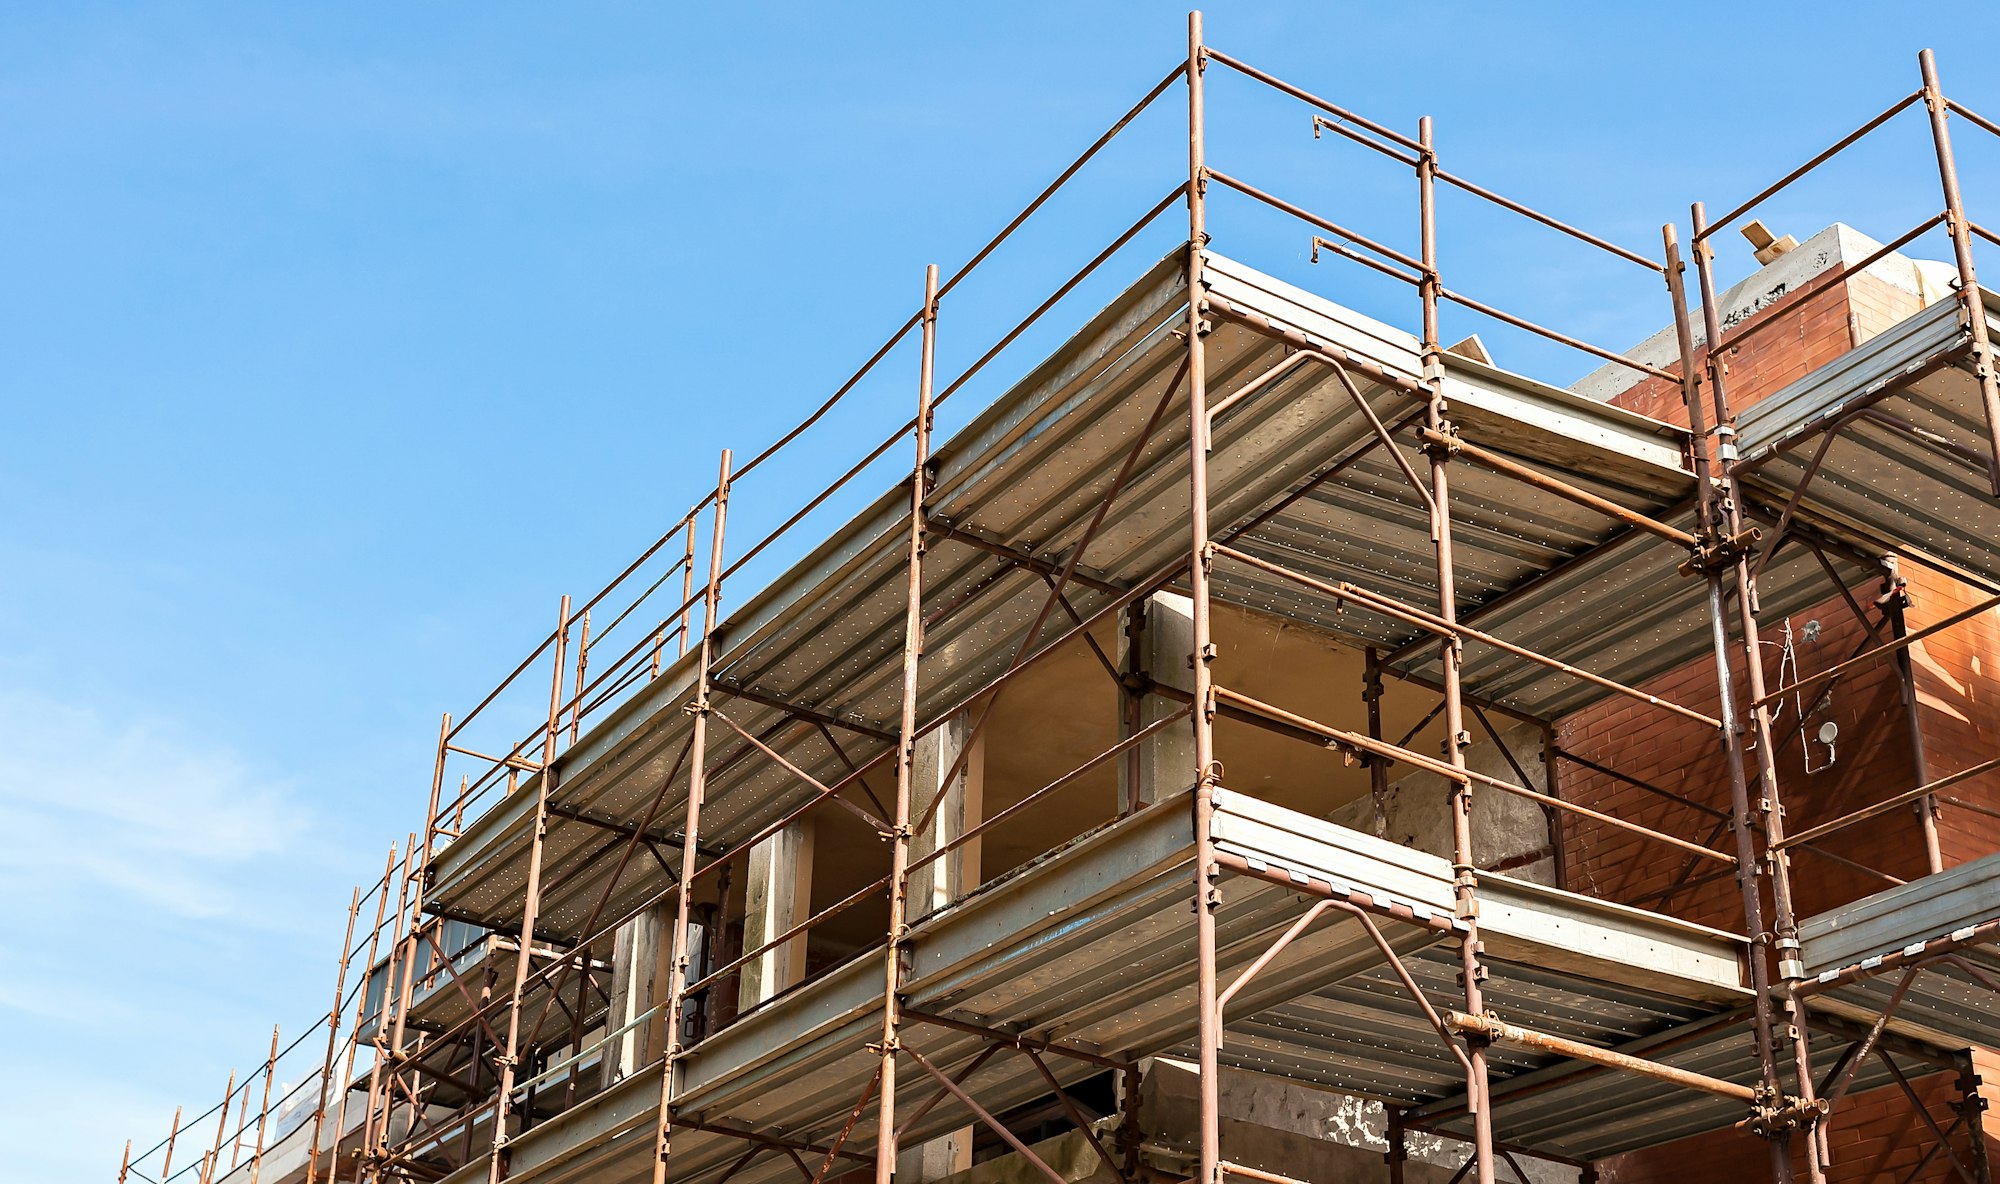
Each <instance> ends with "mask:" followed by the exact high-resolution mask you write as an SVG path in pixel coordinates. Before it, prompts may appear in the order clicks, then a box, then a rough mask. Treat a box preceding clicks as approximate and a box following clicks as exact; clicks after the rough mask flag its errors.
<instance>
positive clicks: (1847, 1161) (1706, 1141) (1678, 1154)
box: [1598, 1067, 2000, 1184]
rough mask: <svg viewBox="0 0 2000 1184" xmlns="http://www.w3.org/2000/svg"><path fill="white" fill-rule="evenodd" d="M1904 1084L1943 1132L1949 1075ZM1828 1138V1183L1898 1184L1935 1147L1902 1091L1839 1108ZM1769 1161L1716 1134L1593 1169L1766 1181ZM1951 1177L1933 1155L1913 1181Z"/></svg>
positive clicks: (1959, 1141)
mask: <svg viewBox="0 0 2000 1184" xmlns="http://www.w3.org/2000/svg"><path fill="white" fill-rule="evenodd" d="M1910 1071H1911V1070H1910V1069H1909V1068H1907V1067H1906V1068H1905V1069H1904V1072H1906V1073H1907V1072H1910ZM1912 1084H1913V1085H1914V1086H1915V1087H1916V1092H1917V1095H1918V1096H1919V1097H1921V1098H1923V1100H1924V1105H1925V1108H1926V1109H1927V1110H1928V1111H1929V1113H1930V1115H1931V1117H1932V1118H1933V1119H1935V1120H1936V1121H1937V1124H1938V1125H1939V1126H1940V1127H1949V1126H1950V1125H1951V1123H1952V1117H1953V1116H1952V1112H1951V1110H1950V1109H1949V1106H1950V1105H1951V1103H1952V1102H1953V1101H1954V1100H1956V1098H1957V1096H1958V1095H1957V1090H1956V1089H1954V1088H1953V1077H1952V1075H1951V1074H1943V1073H1940V1074H1933V1075H1932V1076H1930V1077H1926V1078H1922V1079H1920V1080H1917V1081H1914V1082H1912ZM1982 1088H1984V1087H1982ZM1828 1137H1829V1139H1830V1141H1831V1142H1832V1144H1833V1163H1832V1165H1831V1167H1830V1170H1829V1171H1828V1172H1827V1178H1828V1179H1829V1180H1831V1181H1834V1182H1835V1184H1848V1182H1850V1181H1851V1182H1853V1184H1861V1182H1862V1181H1871V1182H1872V1181H1890V1182H1893V1181H1901V1180H1904V1179H1906V1178H1907V1177H1908V1176H1909V1174H1910V1172H1911V1171H1912V1170H1913V1169H1915V1168H1916V1166H1917V1164H1918V1163H1919V1162H1922V1161H1923V1158H1924V1155H1925V1153H1926V1152H1928V1151H1929V1150H1930V1149H1931V1147H1932V1145H1933V1144H1935V1143H1936V1141H1937V1140H1936V1138H1935V1137H1934V1136H1932V1134H1931V1133H1930V1130H1929V1129H1928V1128H1926V1127H1925V1126H1924V1123H1923V1119H1921V1118H1919V1117H1918V1116H1917V1114H1916V1111H1915V1110H1913V1109H1911V1107H1910V1103H1909V1100H1908V1099H1907V1098H1905V1097H1904V1096H1903V1091H1902V1090H1901V1089H1899V1088H1897V1087H1895V1086H1893V1085H1892V1086H1889V1087H1888V1088H1886V1089H1878V1090H1872V1091H1870V1092H1868V1093H1865V1094H1855V1095H1850V1096H1849V1097H1848V1098H1846V1099H1845V1100H1844V1101H1842V1102H1841V1104H1840V1109H1839V1110H1837V1111H1835V1112H1834V1116H1833V1125H1832V1128H1831V1129H1830V1130H1829V1131H1828ZM1793 1143H1794V1147H1793V1152H1794V1154H1793V1156H1792V1164H1793V1168H1794V1170H1795V1171H1796V1173H1797V1178H1798V1179H1801V1180H1803V1179H1805V1163H1804V1159H1803V1156H1802V1155H1801V1154H1799V1153H1800V1152H1801V1151H1802V1145H1803V1140H1799V1139H1794V1140H1793ZM1986 1143H1987V1147H1988V1150H1989V1154H1992V1155H1994V1156H1996V1157H2000V1146H1996V1145H1995V1140H1993V1139H1992V1138H1990V1137H1989V1138H1988V1139H1987V1140H1986ZM1952 1150H1953V1151H1955V1152H1956V1153H1957V1154H1958V1155H1959V1156H1960V1158H1961V1159H1964V1158H1965V1157H1966V1154H1967V1152H1968V1150H1969V1148H1968V1146H1967V1144H1966V1140H1965V1136H1964V1135H1963V1134H1962V1133H1961V1134H1958V1135H1955V1136H1954V1137H1953V1140H1952ZM1769 1155H1770V1152H1769V1150H1767V1147H1766V1144H1765V1143H1764V1141H1763V1140H1762V1139H1759V1138H1757V1137H1756V1136H1754V1135H1748V1134H1743V1133H1740V1132H1737V1131H1720V1132H1714V1133H1711V1134H1706V1135H1695V1136H1693V1137H1691V1138H1686V1139H1681V1140H1679V1141H1677V1142H1673V1143H1668V1144H1665V1145H1664V1146H1660V1147H1652V1148H1648V1149H1647V1150H1645V1151H1635V1152H1633V1153H1632V1154H1630V1155H1621V1156H1619V1157H1617V1158H1616V1159H1610V1160H1606V1161H1604V1162H1603V1163H1602V1164H1600V1165H1599V1168H1598V1172H1599V1175H1598V1178H1599V1180H1601V1181H1602V1182H1603V1184H1653V1182H1655V1181H1672V1182H1673V1184H1685V1182H1687V1181H1692V1180H1701V1181H1731V1180H1744V1181H1750V1180H1759V1181H1761V1180H1769V1179H1770V1178H1771V1175H1770V1167H1769V1163H1770V1161H1769V1159H1768V1158H1767V1157H1768V1156H1769ZM1968 1166H1970V1164H1969V1162H1968ZM1957 1178H1958V1173H1957V1172H1956V1171H1955V1170H1954V1169H1953V1168H1952V1166H1951V1161H1950V1159H1948V1158H1947V1157H1946V1156H1945V1155H1944V1154H1943V1153H1942V1152H1940V1153H1938V1154H1937V1155H1934V1156H1932V1157H1931V1159H1930V1162H1929V1163H1928V1164H1926V1165H1925V1167H1924V1171H1923V1174H1922V1175H1920V1176H1918V1177H1917V1180H1918V1181H1921V1182H1924V1184H1930V1182H1932V1181H1937V1182H1940V1184H1941V1182H1943V1181H1947V1180H1956V1179H1957Z"/></svg>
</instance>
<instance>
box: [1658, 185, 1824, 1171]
mask: <svg viewBox="0 0 2000 1184" xmlns="http://www.w3.org/2000/svg"><path fill="white" fill-rule="evenodd" d="M1691 214H1692V219H1693V225H1694V234H1695V240H1696V244H1697V245H1696V248H1695V271H1696V274H1697V276H1698V277H1699V281H1700V285H1701V315H1702V328H1703V331H1704V333H1705V335H1706V338H1707V340H1708V341H1710V342H1717V341H1720V340H1722V312H1721V309H1720V307H1719V306H1718V304H1717V295H1716V286H1715V268H1714V260H1715V252H1714V250H1713V248H1712V245H1711V243H1710V242H1709V236H1708V233H1707V231H1708V226H1707V213H1706V210H1705V209H1704V207H1703V206H1702V203H1700V202H1696V203H1694V205H1693V207H1692V209H1691ZM1685 304H1686V299H1685V290H1684V289H1683V291H1682V300H1681V305H1682V307H1683V308H1684V307H1685ZM1676 315H1677V316H1679V315H1682V314H1681V313H1680V312H1679V310H1677V312H1676ZM1685 335H1686V337H1687V344H1686V345H1685V346H1683V349H1684V350H1685V351H1687V354H1688V361H1689V362H1691V361H1692V357H1691V355H1692V345H1693V342H1692V331H1691V329H1689V330H1686V331H1685ZM1684 364H1686V363H1684ZM1728 370H1729V367H1728V363H1727V361H1726V360H1725V359H1724V358H1723V357H1722V356H1721V352H1720V351H1718V350H1714V349H1711V350H1709V351H1708V353H1707V355H1706V359H1705V365H1704V367H1703V376H1704V377H1706V378H1707V380H1708V388H1709V402H1710V408H1711V409H1712V410H1713V412H1714V414H1715V438H1716V440H1717V441H1718V447H1717V457H1716V459H1717V461H1719V463H1720V466H1721V483H1722V488H1721V491H1720V496H1719V497H1717V496H1716V494H1715V491H1714V490H1713V489H1712V487H1711V486H1710V485H1709V484H1708V482H1707V481H1706V480H1700V484H1699V485H1698V489H1699V490H1701V491H1702V492H1701V496H1703V497H1704V498H1706V499H1708V506H1707V510H1708V514H1709V518H1708V521H1706V522H1705V523H1704V524H1703V526H1704V529H1705V530H1706V531H1707V532H1708V537H1709V540H1710V542H1711V544H1712V550H1711V555H1710V558H1709V559H1708V561H1707V562H1708V565H1709V572H1708V574H1709V576H1710V584H1709V598H1708V599H1709V616H1710V623H1711V628H1712V630H1713V633H1714V639H1715V662H1716V685H1717V688H1718V692H1719V694H1720V695H1721V701H1722V716H1723V719H1724V721H1725V726H1724V728H1723V734H1724V744H1725V751H1726V756H1727V762H1728V765H1729V770H1728V772H1729V778H1730V801H1731V808H1732V812H1733V813H1734V814H1736V815H1737V816H1738V817H1737V818H1736V821H1735V825H1736V827H1737V828H1738V838H1737V857H1738V861H1739V868H1738V873H1739V875H1740V876H1741V877H1742V883H1743V885H1744V890H1743V903H1744V912H1745V916H1744V920H1745V927H1746V928H1747V929H1749V931H1750V937H1751V941H1752V942H1753V943H1754V945H1753V954H1752V957H1751V958H1750V965H1751V980H1752V990H1753V991H1754V992H1755V993H1756V996H1757V1027H1758V1029H1759V1033H1760V1040H1761V1039H1769V1040H1771V1041H1774V1042H1782V1043H1786V1044H1788V1045H1789V1049H1790V1054H1791V1062H1792V1074H1793V1078H1794V1085H1795V1087H1796V1089H1797V1091H1798V1097H1799V1099H1800V1100H1801V1102H1802V1106H1791V1105H1784V1104H1783V1103H1784V1098H1783V1096H1782V1093H1783V1082H1782V1080H1780V1079H1779V1078H1778V1076H1777V1073H1776V1070H1775V1065H1772V1066H1768V1067H1767V1068H1766V1079H1765V1086H1766V1092H1767V1094H1768V1095H1770V1096H1768V1097H1767V1098H1766V1101H1765V1104H1766V1105H1767V1106H1771V1107H1776V1108H1781V1109H1782V1110H1783V1111H1785V1112H1786V1113H1793V1114H1809V1113H1810V1112H1811V1110H1812V1107H1813V1072H1812V1057H1811V1052H1810V1050H1809V1047H1808V1039H1809V1037H1808V1035H1807V1032H1806V1026H1805V1024H1804V1023H1803V1022H1802V1019H1801V1017H1799V1016H1797V1015H1796V1014H1795V1008H1796V1004H1795V1003H1793V1002H1792V1000H1791V997H1790V996H1789V994H1783V995H1781V994H1780V993H1778V992H1776V991H1774V990H1773V989H1772V984H1771V983H1770V981H1769V972H1768V970H1767V969H1766V968H1765V967H1764V961H1765V959H1764V957H1763V956H1762V951H1763V950H1765V949H1767V948H1768V949H1770V950H1771V951H1772V952H1773V953H1775V955H1776V957H1777V961H1778V978H1779V980H1780V981H1781V982H1783V983H1786V984H1790V983H1793V982H1796V981H1798V980H1799V979H1801V978H1803V977H1804V974H1805V970H1804V966H1803V964H1802V963H1801V962H1800V960H1799V927H1798V916H1797V912H1796V910H1795V909H1794V907H1793V904H1792V874H1791V859H1790V855H1789V853H1788V852H1787V851H1786V850H1785V848H1784V845H1783V844H1784V838H1785V820H1784V809H1783V806H1782V804H1781V799H1780V797H1779V794H1778V767H1777V758H1776V754H1777V742H1776V739H1775V737H1774V736H1773V734H1772V731H1771V711H1770V708H1769V706H1768V705H1767V704H1766V703H1765V701H1764V700H1765V681H1764V657H1763V653H1764V651H1763V643H1762V640H1761V637H1760V632H1759V626H1758V621H1757V576H1756V573H1755V572H1754V571H1753V570H1752V567H1751V549H1750V547H1749V546H1747V545H1745V543H1744V540H1745V539H1746V538H1749V537H1753V536H1747V535H1746V533H1745V528H1744V525H1743V511H1742V506H1743V495H1742V491H1741V490H1740V489H1739V488H1738V486H1737V484H1736V478H1735V475H1734V473H1733V471H1732V468H1731V466H1732V464H1733V462H1734V461H1735V459H1736V448H1735V438H1736V432H1735V416H1734V415H1733V413H1732V412H1731V411H1730V407H1729V387H1728V379H1727V377H1726V376H1727V374H1728ZM1683 389H1684V390H1687V391H1693V390H1694V378H1693V374H1692V371H1687V372H1685V373H1684V377H1683ZM1688 404H1689V413H1690V416H1691V417H1692V416H1695V415H1699V414H1700V412H1701V406H1700V404H1701V400H1700V397H1699V395H1698V394H1696V395H1694V397H1692V398H1690V399H1689V401H1688ZM1692 422H1700V421H1698V420H1695V421H1692ZM1708 438H1709V437H1708V436H1706V435H1704V434H1701V433H1699V432H1697V434H1696V437H1695V453H1696V455H1697V457H1698V458H1700V460H1701V462H1702V463H1703V465H1704V468H1705V467H1706V458H1705V456H1703V453H1704V452H1705V450H1706V449H1707V447H1708V443H1707V442H1708ZM1702 476H1703V477H1705V476H1706V474H1705V473H1703V474H1702ZM1698 479H1699V478H1698ZM1724 570H1728V571H1730V572H1731V573H1732V580H1733V583H1734V586H1735V590H1736V608H1737V614H1736V615H1737V630H1738V638H1737V642H1738V645H1739V647H1740V652H1741V654H1742V656H1743V678H1744V687H1745V693H1746V694H1747V695H1748V696H1749V705H1748V708H1747V710H1748V712H1749V719H1748V721H1747V722H1748V725H1749V733H1750V745H1749V747H1751V748H1753V749H1754V750H1755V760H1756V767H1757V776H1756V793H1755V795H1754V798H1753V795H1752V794H1751V793H1750V789H1749V785H1748V783H1747V781H1746V779H1745V773H1744V769H1743V764H1744V758H1745V757H1746V755H1748V754H1746V752H1745V745H1744V741H1743V722H1742V721H1741V720H1740V717H1738V716H1737V715H1736V710H1737V709H1736V706H1735V699H1734V696H1735V689H1734V685H1733V679H1732V678H1731V676H1730V671H1729V657H1728V651H1729V621H1728V615H1727V608H1726V604H1725V600H1726V596H1725V593H1724V590H1723V586H1722V573H1723V571H1724ZM1753 804H1754V807H1755V809H1756V810H1757V812H1758V814H1759V815H1761V817H1760V818H1759V819H1756V820H1753V819H1752V818H1751V817H1750V811H1751V809H1752V808H1753ZM1759 824H1761V826H1760V825H1759ZM1760 829H1761V831H1762V834H1763V839H1764V857H1765V864H1766V870H1767V873H1768V875H1769V876H1770V888H1771V909H1772V918H1771V921H1772V927H1771V930H1770V931H1769V944H1768V946H1766V944H1765V934H1766V931H1765V930H1764V928H1763V925H1762V919H1763V905H1762V903H1761V901H1760V900H1759V898H1758V892H1757V886H1756V883H1755V868H1756V860H1755V855H1756V843H1757V832H1758V831H1759V830H1760ZM1760 979H1762V980H1764V981H1759V980H1760ZM1779 1011H1782V1012H1783V1016H1782V1019H1781V1018H1780V1015H1779V1014H1778V1012H1779ZM1787 1035H1789V1039H1787ZM1761 1055H1762V1054H1761V1053H1760V1056H1761ZM1775 1059H1776V1058H1775V1052H1774V1055H1773V1061H1774V1062H1775ZM1760 1063H1762V1062H1761V1061H1760ZM1765 1133H1766V1134H1767V1136H1768V1137H1769V1138H1770V1140H1771V1145H1772V1151H1771V1157H1772V1165H1771V1171H1772V1176H1773V1178H1774V1179H1776V1180H1779V1181H1786V1180H1789V1179H1791V1175H1792V1164H1791V1156H1790V1153H1789V1150H1788V1148H1789V1144H1790V1138H1789V1132H1788V1130H1787V1129H1786V1128H1784V1127H1779V1128H1778V1129H1774V1130H1769V1131H1766V1132H1765ZM1805 1135H1806V1140H1805V1144H1806V1154H1805V1165H1806V1179H1807V1180H1808V1181H1810V1184H1825V1180H1826V1162H1825V1130H1824V1127H1823V1124H1820V1123H1818V1122H1816V1121H1807V1122H1806V1123H1805Z"/></svg>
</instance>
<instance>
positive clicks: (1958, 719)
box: [1903, 564, 2000, 867]
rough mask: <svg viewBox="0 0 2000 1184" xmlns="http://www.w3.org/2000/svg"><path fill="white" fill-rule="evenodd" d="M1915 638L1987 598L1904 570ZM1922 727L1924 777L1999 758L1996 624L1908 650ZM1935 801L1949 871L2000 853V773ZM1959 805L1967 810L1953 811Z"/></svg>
mask: <svg viewBox="0 0 2000 1184" xmlns="http://www.w3.org/2000/svg"><path fill="white" fill-rule="evenodd" d="M1903 567H1904V572H1903V574H1904V575H1905V576H1906V577H1907V578H1908V579H1909V581H1910V585H1909V586H1910V598H1911V605H1910V607H1909V610H1908V612H1907V613H1906V617H1907V620H1908V623H1909V627H1910V629H1911V631H1912V632H1914V631H1916V630H1919V629H1922V628H1923V627H1925V626H1926V625H1930V624H1933V623H1935V622H1938V621H1942V620H1944V619H1946V618H1948V617H1951V616H1953V615H1955V614H1957V613H1959V612H1962V611H1964V610H1966V609H1968V608H1971V607H1972V606H1973V605H1975V604H1977V603H1979V602H1980V601H1981V600H1983V599H1986V597H1985V596H1984V595H1983V594H1982V593H1980V592H1978V591H1977V590H1975V589H1973V588H1969V587H1967V586H1966V585H1964V584H1961V583H1959V582H1957V581H1956V580H1950V579H1946V578H1944V577H1942V576H1938V575H1934V574H1932V573H1930V572H1927V571H1925V570H1924V569H1922V568H1920V567H1917V566H1916V565H1914V564H1904V565H1903ZM1910 658H1911V668H1912V670H1913V671H1914V672H1915V674H1916V682H1917V706H1918V711H1919V714H1920V718H1921V719H1922V720H1923V731H1924V749H1925V757H1926V766H1927V767H1926V770H1925V774H1926V778H1927V779H1929V780H1936V779H1937V778H1940V777H1943V776H1946V775H1948V774H1951V773H1955V772H1957V771H1959V770H1961V769H1969V768H1971V767H1972V766H1974V765H1976V764H1979V763H1980V762H1982V761H1988V760H1992V759H1993V758H1994V757H1995V756H2000V716H1996V714H1995V713H1996V709H2000V618H1996V616H1995V614H1994V613H1993V612H1991V611H1988V612H1985V613H1982V614H1980V615H1979V616H1977V617H1974V618H1972V619H1971V620H1969V621H1966V622H1964V623H1963V624H1960V625H1957V626H1954V627H1952V628H1950V629H1947V630H1945V631H1944V632H1942V633H1939V634H1936V635H1935V636H1933V637H1930V638H1928V639H1926V640H1924V641H1920V642H1917V643H1915V644H1914V645H1912V646H1911V647H1910ZM1939 796H1940V799H1941V800H1940V802H1939V806H1938V808H1939V817H1938V840H1939V844H1938V845H1939V846H1940V847H1941V848H1942V849H1943V854H1944V863H1945V866H1946V867H1950V866H1953V865H1955V864H1960V863H1964V862H1966V861H1967V860H1972V859H1978V858H1980V857H1981V856H1983V855H1990V854H1992V853H1994V852H1995V851H2000V817H1995V813H2000V774H1996V773H1987V774H1983V775H1981V776H1978V777H1974V778H1971V779H1969V780H1966V781H1961V782H1959V783H1958V784H1957V785H1953V786H1950V787H1948V788H1947V789H1946V790H1945V791H1944V792H1943V793H1942V794H1941V795H1939ZM1953 799H1957V802H1964V803H1967V804H1966V805H1958V804H1956V802H1954V801H1953Z"/></svg>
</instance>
